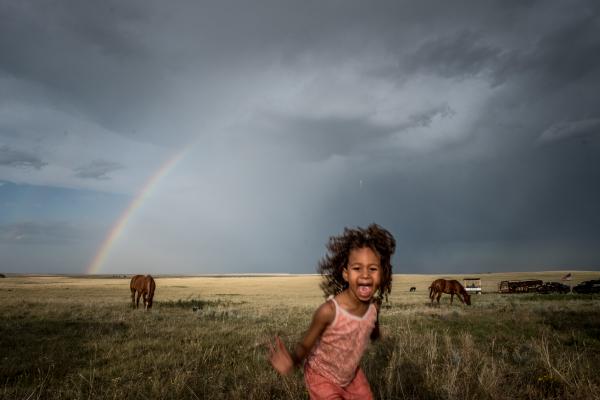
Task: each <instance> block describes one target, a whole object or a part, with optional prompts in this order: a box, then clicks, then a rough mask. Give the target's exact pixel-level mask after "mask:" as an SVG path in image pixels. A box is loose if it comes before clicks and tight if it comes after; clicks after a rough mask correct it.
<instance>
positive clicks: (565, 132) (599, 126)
mask: <svg viewBox="0 0 600 400" xmlns="http://www.w3.org/2000/svg"><path fill="white" fill-rule="evenodd" d="M598 134H600V119H599V118H595V119H584V120H579V121H568V122H559V123H557V124H554V125H552V126H551V127H549V128H548V129H546V130H545V131H544V132H542V134H541V135H540V137H539V139H538V141H539V142H540V143H548V142H554V141H559V140H566V139H570V138H574V137H578V138H583V137H586V136H592V135H598Z"/></svg>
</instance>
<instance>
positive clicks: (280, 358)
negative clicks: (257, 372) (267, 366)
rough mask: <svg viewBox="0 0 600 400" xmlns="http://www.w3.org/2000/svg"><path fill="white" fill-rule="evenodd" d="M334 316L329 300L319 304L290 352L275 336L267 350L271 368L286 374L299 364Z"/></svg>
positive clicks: (333, 307) (333, 308)
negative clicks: (299, 339) (307, 326)
mask: <svg viewBox="0 0 600 400" xmlns="http://www.w3.org/2000/svg"><path fill="white" fill-rule="evenodd" d="M334 318H335V306H334V305H333V304H332V303H331V302H330V301H328V302H325V303H323V304H321V306H320V307H319V308H317V311H315V314H314V315H313V319H312V322H311V324H310V327H309V328H308V330H307V331H306V333H305V334H304V337H303V338H302V340H301V341H300V342H299V343H298V344H297V345H296V348H295V349H294V352H293V353H291V354H290V353H289V352H288V350H287V349H286V347H285V344H284V343H283V341H282V340H281V339H280V338H279V337H275V347H273V346H271V348H270V352H269V361H270V362H271V365H273V368H275V370H276V371H277V372H279V373H280V374H282V375H287V374H289V373H290V372H291V371H292V369H293V368H294V366H296V365H300V363H302V360H304V358H306V356H307V355H308V353H309V352H310V351H311V349H312V348H313V346H314V345H315V343H316V342H317V339H318V338H319V337H321V334H322V333H323V331H324V330H325V328H327V326H328V325H329V324H331V323H332V322H333V319H334Z"/></svg>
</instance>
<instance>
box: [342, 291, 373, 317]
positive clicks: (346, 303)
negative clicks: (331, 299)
mask: <svg viewBox="0 0 600 400" xmlns="http://www.w3.org/2000/svg"><path fill="white" fill-rule="evenodd" d="M335 300H336V301H337V303H338V305H339V306H340V307H342V308H343V309H344V310H346V311H348V312H349V313H350V314H352V315H356V316H357V317H362V316H363V315H364V314H365V312H367V309H368V308H369V305H371V302H370V301H369V302H364V301H361V300H359V299H357V298H356V297H354V296H352V293H351V292H350V290H349V289H345V290H344V291H343V292H342V293H340V294H338V295H337V296H335Z"/></svg>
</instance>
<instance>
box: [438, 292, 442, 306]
mask: <svg viewBox="0 0 600 400" xmlns="http://www.w3.org/2000/svg"><path fill="white" fill-rule="evenodd" d="M440 297H442V292H439V293H438V295H437V302H438V306H439V305H440Z"/></svg>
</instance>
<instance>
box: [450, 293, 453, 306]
mask: <svg viewBox="0 0 600 400" xmlns="http://www.w3.org/2000/svg"><path fill="white" fill-rule="evenodd" d="M452 300H454V293H450V305H452Z"/></svg>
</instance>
